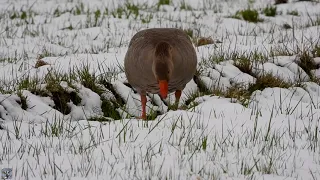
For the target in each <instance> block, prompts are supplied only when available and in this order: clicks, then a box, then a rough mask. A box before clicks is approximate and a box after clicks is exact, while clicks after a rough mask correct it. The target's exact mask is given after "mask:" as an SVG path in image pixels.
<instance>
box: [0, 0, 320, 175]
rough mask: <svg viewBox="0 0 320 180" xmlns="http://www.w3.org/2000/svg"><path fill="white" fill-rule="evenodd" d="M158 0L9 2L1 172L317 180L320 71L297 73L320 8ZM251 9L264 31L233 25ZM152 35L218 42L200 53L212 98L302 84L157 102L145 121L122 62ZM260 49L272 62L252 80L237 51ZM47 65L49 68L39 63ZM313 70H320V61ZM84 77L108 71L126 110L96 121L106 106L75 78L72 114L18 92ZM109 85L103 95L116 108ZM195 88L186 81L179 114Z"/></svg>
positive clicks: (2, 15) (258, 66)
mask: <svg viewBox="0 0 320 180" xmlns="http://www.w3.org/2000/svg"><path fill="white" fill-rule="evenodd" d="M162 1H163V0H162ZM158 2H160V0H132V1H130V0H128V1H125V0H119V1H114V0H105V1H104V0H90V1H89V0H77V1H76V0H36V1H35V0H14V1H11V0H0V90H1V93H0V142H1V143H0V170H1V169H2V168H12V170H13V178H12V179H59V180H62V179H194V180H200V179H201V180H202V179H204V180H205V179H221V180H227V179H228V180H229V179H230V180H231V179H232V180H235V179H237V180H242V179H254V180H258V179H259V180H260V179H261V180H262V179H265V180H269V179H276V180H280V179H286V180H289V179H301V180H306V179H320V136H319V133H320V132H319V128H318V127H319V124H320V86H319V85H318V84H317V83H315V82H313V80H312V79H314V78H315V77H320V69H313V70H312V73H313V77H311V76H310V74H308V72H305V71H304V70H303V69H302V68H301V67H299V63H300V61H301V59H300V57H301V52H303V51H308V50H310V51H311V50H313V48H314V47H315V46H316V45H317V44H318V46H319V45H320V44H319V39H320V3H318V2H306V1H304V2H296V1H293V0H291V1H289V3H288V4H280V5H277V15H276V16H275V17H269V16H265V15H264V14H263V13H262V12H263V10H262V9H264V8H265V7H267V5H270V4H273V1H272V0H253V1H248V0H199V1H198V0H181V1H178V0H172V1H171V4H170V5H161V6H159V7H157V3H158ZM163 2H165V1H163ZM128 4H130V5H132V4H135V5H137V7H138V9H139V11H137V10H136V8H135V7H132V6H128ZM249 6H250V7H251V8H252V9H257V10H258V12H259V17H260V18H262V19H263V22H259V23H249V22H247V21H244V20H240V19H235V18H231V17H232V16H234V15H235V14H236V12H237V11H238V10H244V9H247V8H248V7H249ZM292 12H297V13H298V16H294V15H290V14H292ZM288 13H289V14H288ZM284 24H287V25H290V26H291V27H292V28H291V29H286V28H284V27H283V25H284ZM152 27H175V28H181V29H190V30H192V32H193V36H194V37H195V38H196V37H211V38H212V39H214V40H215V42H218V41H220V42H219V43H214V44H209V45H205V46H199V47H196V51H197V55H198V62H199V65H198V68H199V69H201V71H200V72H201V75H199V79H200V80H201V81H202V82H203V83H204V85H205V86H206V88H207V89H208V90H209V91H212V92H216V91H215V90H216V89H219V90H220V91H227V90H228V88H230V87H232V86H234V85H235V84H237V85H239V84H240V85H244V87H248V85H249V84H252V83H255V82H256V81H257V76H261V75H263V74H265V73H272V74H273V76H275V77H277V78H279V79H281V80H283V81H284V82H286V83H289V84H295V83H297V82H299V83H298V84H299V85H294V86H293V87H289V88H279V87H274V88H265V89H262V90H256V91H254V92H253V93H252V94H251V96H250V98H249V99H248V101H247V103H239V102H238V101H235V100H234V99H230V98H225V97H219V96H218V95H217V94H214V93H212V94H209V95H203V96H199V97H196V98H195V99H194V100H193V99H192V100H193V103H192V104H193V105H190V106H188V108H182V109H179V110H169V111H168V107H167V105H166V103H165V102H163V101H162V100H161V99H160V98H159V96H157V95H151V94H150V95H149V96H148V100H149V101H148V103H147V112H148V113H151V112H153V111H159V112H160V114H161V115H158V116H157V117H156V118H155V119H154V120H151V121H141V120H140V119H135V118H134V117H135V116H139V115H140V113H141V112H140V110H141V104H140V99H139V95H138V94H136V93H134V91H133V90H132V89H131V88H130V87H128V86H127V85H126V81H127V80H126V77H125V74H124V72H123V64H124V56H125V53H126V50H127V47H128V43H129V41H130V38H131V37H132V36H133V35H134V33H136V32H137V31H139V30H142V29H145V28H152ZM319 47H320V46H319ZM288 51H289V52H288ZM253 53H254V54H259V55H261V56H262V55H263V56H265V59H263V60H261V61H259V62H258V63H254V65H253V67H252V73H251V74H248V73H246V72H242V71H241V70H240V69H239V68H238V67H237V66H236V65H235V63H236V60H237V59H234V58H233V56H232V55H234V54H238V55H239V54H241V55H244V56H246V55H248V56H249V55H252V54H253ZM319 53H320V48H319ZM271 54H273V55H274V56H272V57H271ZM219 57H223V61H221V60H213V59H215V58H216V59H219ZM39 59H41V60H42V61H44V62H45V64H46V65H44V66H41V67H36V63H37V61H38V60H39ZM314 61H315V63H316V64H320V57H315V58H314ZM81 68H88V71H89V72H90V73H91V74H95V76H97V77H110V76H109V75H110V74H112V78H110V79H109V78H108V83H110V84H111V85H112V87H113V88H114V91H116V92H117V94H118V95H119V96H120V98H122V99H123V100H124V101H125V102H124V105H123V107H121V108H118V109H117V111H118V112H119V113H120V115H121V119H120V120H113V119H111V120H110V118H109V119H108V120H109V121H104V122H98V121H90V119H91V120H92V119H93V118H96V117H101V116H103V109H102V101H101V98H102V97H101V96H99V95H98V94H97V93H95V92H93V91H92V90H91V89H90V88H87V87H85V86H84V85H83V83H80V82H76V81H72V82H69V81H68V78H62V79H60V80H59V82H58V84H59V85H60V86H59V87H61V88H62V89H63V90H64V91H66V92H68V93H72V92H73V93H76V94H77V96H78V97H79V98H80V99H81V101H80V102H79V103H78V104H76V103H74V102H71V101H70V102H68V104H67V105H68V107H69V108H70V112H68V113H67V114H66V113H62V112H60V111H59V110H57V109H56V108H54V106H55V102H54V100H53V98H52V97H51V98H50V97H45V96H40V95H39V94H35V93H34V92H32V91H31V90H30V89H29V88H21V87H22V85H23V82H26V79H29V80H32V79H37V80H38V81H37V83H36V84H35V85H34V86H35V87H36V88H37V89H39V90H42V89H46V88H54V87H55V86H52V85H51V86H50V85H49V84H46V83H45V82H48V81H46V80H45V79H46V78H47V76H46V75H47V74H50V73H52V72H55V73H57V72H58V73H59V74H70V73H71V72H74V70H75V69H81ZM45 77H46V78H45ZM70 78H71V77H70ZM75 79H76V78H75ZM30 84H31V83H30ZM19 87H20V88H19ZM105 90H106V92H104V94H103V95H104V96H105V97H104V98H107V99H110V100H112V99H115V95H114V94H113V93H112V92H110V91H109V90H107V89H105ZM198 91H199V87H198V86H197V83H196V82H195V81H194V80H192V81H190V82H189V83H188V84H187V87H186V88H185V90H184V91H183V94H182V97H181V102H180V105H181V106H183V105H185V103H186V101H187V100H189V99H190V96H191V95H192V94H195V93H197V92H198ZM51 96H54V95H52V94H51ZM20 97H26V105H27V107H26V108H22V106H21V104H22V103H21V102H22V99H20ZM168 101H169V102H171V103H172V102H174V95H170V96H169V97H168ZM88 119H89V121H88Z"/></svg>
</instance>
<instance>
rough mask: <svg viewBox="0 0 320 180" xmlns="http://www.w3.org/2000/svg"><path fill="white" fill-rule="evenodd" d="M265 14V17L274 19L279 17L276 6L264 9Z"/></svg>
mask: <svg viewBox="0 0 320 180" xmlns="http://www.w3.org/2000/svg"><path fill="white" fill-rule="evenodd" d="M263 13H264V15H266V16H271V17H274V16H276V15H277V7H276V6H270V5H268V6H267V7H265V8H264V9H263Z"/></svg>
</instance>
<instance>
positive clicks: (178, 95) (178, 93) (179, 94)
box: [174, 90, 181, 109]
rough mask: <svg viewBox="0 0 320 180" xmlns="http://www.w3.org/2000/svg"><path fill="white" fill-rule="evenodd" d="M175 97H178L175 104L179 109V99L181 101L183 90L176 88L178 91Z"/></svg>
mask: <svg viewBox="0 0 320 180" xmlns="http://www.w3.org/2000/svg"><path fill="white" fill-rule="evenodd" d="M174 95H175V97H176V102H175V106H176V108H177V109H178V106H179V101H180V97H181V90H176V92H175V93H174Z"/></svg>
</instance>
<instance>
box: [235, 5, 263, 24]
mask: <svg viewBox="0 0 320 180" xmlns="http://www.w3.org/2000/svg"><path fill="white" fill-rule="evenodd" d="M231 17H232V18H235V19H243V20H245V21H248V22H252V23H258V22H263V20H262V19H260V18H259V12H258V10H256V9H251V8H248V9H245V10H241V11H237V12H236V14H235V15H233V16H231Z"/></svg>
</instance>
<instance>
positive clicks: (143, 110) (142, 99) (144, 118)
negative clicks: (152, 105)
mask: <svg viewBox="0 0 320 180" xmlns="http://www.w3.org/2000/svg"><path fill="white" fill-rule="evenodd" d="M140 98H141V105H142V115H141V119H143V120H146V119H147V115H146V104H147V96H146V95H140Z"/></svg>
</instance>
